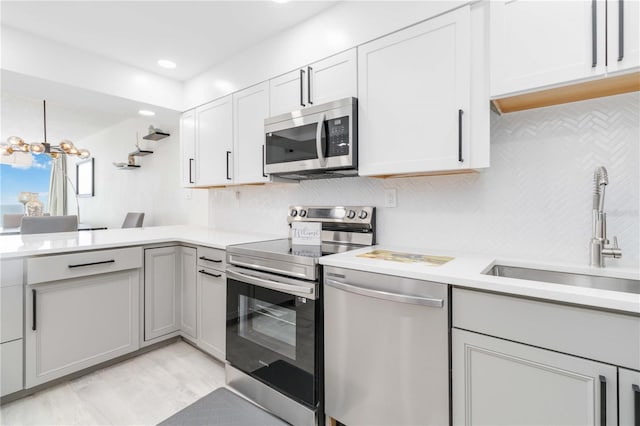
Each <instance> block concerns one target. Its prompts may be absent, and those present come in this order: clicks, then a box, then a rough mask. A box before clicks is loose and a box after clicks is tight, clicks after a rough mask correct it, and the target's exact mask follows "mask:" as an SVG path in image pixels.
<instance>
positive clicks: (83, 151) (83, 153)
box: [78, 149, 91, 158]
mask: <svg viewBox="0 0 640 426" xmlns="http://www.w3.org/2000/svg"><path fill="white" fill-rule="evenodd" d="M90 156H91V153H90V152H89V150H86V149H81V150H79V151H78V157H80V158H89V157H90Z"/></svg>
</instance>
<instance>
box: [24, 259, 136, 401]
mask: <svg viewBox="0 0 640 426" xmlns="http://www.w3.org/2000/svg"><path fill="white" fill-rule="evenodd" d="M87 267H88V268H90V267H91V266H87ZM139 295H140V272H139V270H138V269H131V270H124V271H119V272H111V273H105V274H99V275H91V276H86V277H78V278H70V279H66V280H60V281H55V282H51V283H40V284H32V285H28V286H27V287H26V296H25V299H26V315H25V318H26V336H25V339H26V346H25V349H26V356H25V378H26V387H27V388H30V387H33V386H35V385H39V384H41V383H44V382H47V381H50V380H52V379H55V378H57V377H61V376H64V375H66V374H69V373H72V372H74V371H78V370H81V369H83V368H86V367H90V366H92V365H95V364H98V363H100V362H103V361H106V360H109V359H111V358H115V357H117V356H120V355H124V354H126V353H129V352H132V351H135V350H137V349H138V347H139V338H138V332H139Z"/></svg>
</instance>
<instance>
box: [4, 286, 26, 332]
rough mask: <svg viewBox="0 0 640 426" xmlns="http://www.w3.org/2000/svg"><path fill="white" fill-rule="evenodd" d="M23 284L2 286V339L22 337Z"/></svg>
mask: <svg viewBox="0 0 640 426" xmlns="http://www.w3.org/2000/svg"><path fill="white" fill-rule="evenodd" d="M23 288H24V287H23V286H22V285H14V286H11V287H2V288H0V302H1V304H0V309H2V310H1V311H0V338H1V339H0V340H1V342H2V343H4V342H8V341H11V340H16V339H21V338H22V294H23V292H22V289H23Z"/></svg>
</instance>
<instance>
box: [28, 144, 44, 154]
mask: <svg viewBox="0 0 640 426" xmlns="http://www.w3.org/2000/svg"><path fill="white" fill-rule="evenodd" d="M29 149H30V150H31V152H33V153H34V154H40V153H43V152H44V144H41V143H32V144H31V145H29Z"/></svg>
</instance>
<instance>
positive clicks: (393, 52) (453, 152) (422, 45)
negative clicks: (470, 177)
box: [358, 6, 489, 176]
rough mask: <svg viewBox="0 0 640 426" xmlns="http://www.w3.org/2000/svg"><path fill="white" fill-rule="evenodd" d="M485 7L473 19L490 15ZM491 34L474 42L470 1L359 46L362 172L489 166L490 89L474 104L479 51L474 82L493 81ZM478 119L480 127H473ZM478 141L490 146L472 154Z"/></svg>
mask: <svg viewBox="0 0 640 426" xmlns="http://www.w3.org/2000/svg"><path fill="white" fill-rule="evenodd" d="M478 13H480V15H477V16H474V22H475V20H476V19H478V20H479V22H480V21H482V19H483V18H482V17H483V16H485V15H484V12H483V10H481V9H478ZM483 26H484V25H483V24H482V22H480V25H479V26H478V29H480V30H483V31H484V29H483V28H482V27H483ZM473 27H474V28H475V24H474V26H473ZM474 35H475V34H474ZM485 38H486V37H484V36H483V35H482V34H478V35H477V37H474V39H475V40H477V41H476V42H474V43H479V45H478V46H477V49H476V48H475V47H476V46H475V45H474V46H473V47H474V49H472V41H471V39H472V17H471V9H470V7H469V6H467V7H463V8H460V9H457V10H455V11H453V12H450V13H447V14H445V15H441V16H439V17H436V18H433V19H430V20H428V21H426V22H424V23H421V24H418V25H415V26H413V27H409V28H407V29H405V30H402V31H399V32H396V33H393V34H391V35H389V36H386V37H383V38H380V39H377V40H374V41H372V42H370V43H367V44H364V45H362V46H360V47H359V48H358V87H359V89H358V103H359V110H358V111H359V117H358V120H359V136H358V138H359V165H358V168H359V174H360V175H363V176H367V175H373V176H375V175H395V174H424V173H434V172H440V171H458V170H465V169H470V168H473V167H484V166H488V149H489V145H488V136H489V134H488V127H487V125H485V124H480V123H481V122H482V121H486V122H488V121H489V109H488V105H486V104H488V102H487V101H486V100H487V97H486V96H485V97H484V102H479V103H478V105H480V107H479V108H478V109H475V108H476V107H475V103H474V102H473V99H472V88H471V85H472V54H473V55H474V56H473V61H474V64H475V65H474V66H477V67H478V68H477V70H475V69H474V73H476V74H477V76H475V77H474V78H478V79H479V81H478V82H475V81H474V83H479V84H474V87H477V88H478V90H484V89H483V88H486V86H487V83H488V80H486V81H485V82H484V84H483V80H485V79H486V74H484V72H483V68H484V67H482V64H483V63H484V59H483V56H484V44H483V43H484V40H485ZM474 98H475V97H474ZM479 98H482V97H479ZM472 105H473V108H472ZM476 123H478V125H479V127H478V129H475V130H473V131H470V126H471V125H473V126H476ZM472 136H473V138H474V140H471V139H470V138H471V137H472ZM476 139H477V141H476ZM476 142H477V143H478V146H480V145H481V144H483V150H484V151H486V152H485V153H484V154H482V155H478V156H477V157H476V156H475V154H474V155H473V156H472V155H471V154H472V148H471V144H473V143H476ZM473 150H475V149H473Z"/></svg>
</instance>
